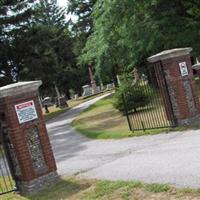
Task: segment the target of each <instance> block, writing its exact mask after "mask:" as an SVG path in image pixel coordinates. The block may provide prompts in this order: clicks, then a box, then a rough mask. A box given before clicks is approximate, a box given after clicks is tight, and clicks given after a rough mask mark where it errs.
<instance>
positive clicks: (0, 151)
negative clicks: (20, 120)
mask: <svg viewBox="0 0 200 200" xmlns="http://www.w3.org/2000/svg"><path fill="white" fill-rule="evenodd" d="M5 134H6V133H5V130H4V128H3V127H2V126H1V122H0V195H2V194H6V193H9V192H13V191H16V190H17V187H16V182H15V179H14V175H13V173H12V162H11V159H10V156H9V150H8V145H9V144H7V143H8V141H7V140H6V135H5Z"/></svg>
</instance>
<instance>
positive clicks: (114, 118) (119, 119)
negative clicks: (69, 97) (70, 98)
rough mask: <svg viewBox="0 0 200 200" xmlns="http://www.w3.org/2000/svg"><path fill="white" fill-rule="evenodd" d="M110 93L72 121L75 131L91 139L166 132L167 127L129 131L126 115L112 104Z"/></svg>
mask: <svg viewBox="0 0 200 200" xmlns="http://www.w3.org/2000/svg"><path fill="white" fill-rule="evenodd" d="M112 101H113V98H112V95H111V96H109V97H107V98H104V99H102V100H100V101H98V102H96V103H95V104H93V105H92V106H90V107H89V108H88V109H86V110H85V111H84V112H82V113H81V114H80V115H79V116H78V117H77V118H76V119H75V120H74V121H73V123H72V125H73V126H74V127H75V128H76V130H77V131H79V132H80V133H82V134H83V135H85V136H87V137H89V138H93V139H119V138H125V137H133V136H142V135H149V134H151V135H152V134H158V133H161V132H164V131H165V132H166V131H168V129H156V130H146V131H143V130H142V131H135V132H132V131H129V127H128V123H127V119H126V116H124V115H123V114H122V113H121V112H119V111H118V110H116V109H115V108H114V107H113V104H112Z"/></svg>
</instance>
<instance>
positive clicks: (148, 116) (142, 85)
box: [123, 62, 176, 131]
mask: <svg viewBox="0 0 200 200" xmlns="http://www.w3.org/2000/svg"><path fill="white" fill-rule="evenodd" d="M123 102H124V107H125V112H126V115H127V120H128V124H129V128H130V130H131V131H136V130H147V129H157V128H168V127H174V126H175V125H176V122H175V118H174V113H173V109H172V105H171V101H170V95H169V90H168V87H167V84H166V78H165V75H164V71H163V67H162V65H161V63H160V62H157V63H156V64H154V66H149V67H148V69H146V71H143V72H140V75H139V79H138V80H137V81H136V82H135V83H133V87H132V91H130V92H128V93H125V94H124V95H123Z"/></svg>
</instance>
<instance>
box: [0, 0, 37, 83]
mask: <svg viewBox="0 0 200 200" xmlns="http://www.w3.org/2000/svg"><path fill="white" fill-rule="evenodd" d="M34 2H35V1H34V0H22V1H8V0H2V1H0V58H1V59H0V86H2V85H6V84H9V83H12V82H13V81H16V76H17V71H18V64H19V60H18V55H17V53H18V51H15V47H14V46H13V44H12V41H13V38H15V37H16V36H17V35H19V34H20V33H21V32H23V31H26V30H27V28H28V27H27V26H28V24H29V23H30V21H31V20H30V19H31V15H32V14H33V12H34V11H33V9H32V8H33V7H32V5H33V3H34Z"/></svg>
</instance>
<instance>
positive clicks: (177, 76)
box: [148, 48, 200, 125]
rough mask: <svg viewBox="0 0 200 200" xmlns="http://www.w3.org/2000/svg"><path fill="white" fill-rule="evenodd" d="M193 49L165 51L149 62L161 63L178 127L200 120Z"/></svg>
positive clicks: (151, 58)
mask: <svg viewBox="0 0 200 200" xmlns="http://www.w3.org/2000/svg"><path fill="white" fill-rule="evenodd" d="M191 51H192V48H180V49H172V50H167V51H163V52H161V53H159V54H156V55H154V56H152V57H150V58H148V61H149V62H151V63H157V62H158V61H160V63H161V65H162V67H163V72H164V75H165V79H166V84H167V88H168V91H169V97H170V101H171V105H172V109H173V113H174V116H175V119H176V122H177V123H178V125H187V124H190V123H192V122H194V121H195V120H197V119H200V104H199V99H198V96H197V90H196V85H195V82H194V80H193V72H192V64H191V58H190V52H191Z"/></svg>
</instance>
